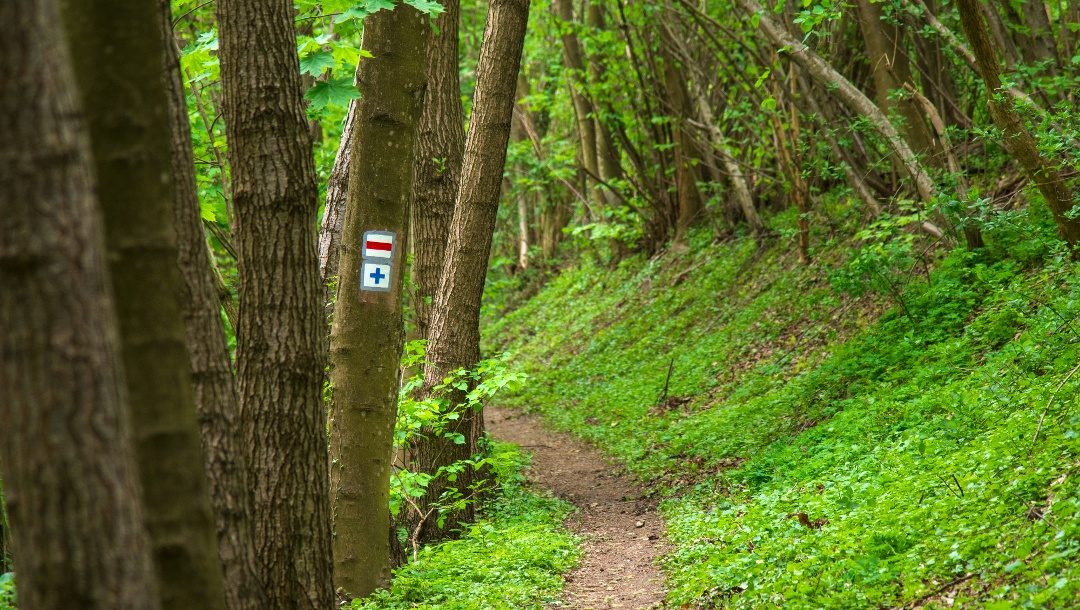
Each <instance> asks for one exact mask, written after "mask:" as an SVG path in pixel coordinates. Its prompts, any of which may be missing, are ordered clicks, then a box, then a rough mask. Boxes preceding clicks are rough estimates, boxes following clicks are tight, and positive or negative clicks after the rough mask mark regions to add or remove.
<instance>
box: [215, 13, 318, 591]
mask: <svg viewBox="0 0 1080 610" xmlns="http://www.w3.org/2000/svg"><path fill="white" fill-rule="evenodd" d="M217 11H218V27H219V31H220V38H221V50H220V53H219V54H220V58H221V81H222V110H223V113H224V117H225V126H226V134H227V135H228V139H229V161H230V165H231V168H232V187H233V205H234V214H235V216H236V232H235V233H236V246H237V250H238V261H237V275H238V296H239V301H240V316H239V322H238V324H237V329H236V339H237V347H236V360H237V369H238V373H237V387H238V395H239V401H240V425H241V430H242V434H243V441H244V446H245V447H247V474H248V477H249V478H248V481H249V485H250V486H251V488H252V494H253V508H254V510H255V513H254V519H253V526H254V531H255V541H256V552H257V557H256V561H257V565H258V567H259V572H260V577H261V578H262V581H263V583H264V585H265V587H266V592H267V604H266V608H268V609H270V610H305V609H312V610H316V609H317V610H326V608H329V607H330V606H331V605H332V604H333V587H332V573H333V570H332V561H331V544H330V540H331V530H330V502H329V498H330V496H329V489H328V484H329V474H328V454H327V447H326V411H325V405H324V404H323V396H322V392H323V379H324V374H325V373H324V370H325V364H326V352H325V347H326V322H325V317H324V315H323V312H322V309H321V303H320V301H321V296H322V294H323V291H322V289H321V287H320V285H319V268H318V259H317V255H316V250H315V245H316V235H315V229H316V213H317V210H318V201H317V200H318V192H319V191H318V184H317V182H316V177H315V163H314V158H313V156H312V150H311V139H310V138H311V136H310V132H309V130H308V122H307V116H306V113H305V111H304V105H303V99H302V96H303V92H302V90H301V80H300V69H299V62H298V58H297V55H296V34H295V30H294V23H293V5H292V2H290V1H289V0H266V1H259V0H219V2H218V3H217Z"/></svg>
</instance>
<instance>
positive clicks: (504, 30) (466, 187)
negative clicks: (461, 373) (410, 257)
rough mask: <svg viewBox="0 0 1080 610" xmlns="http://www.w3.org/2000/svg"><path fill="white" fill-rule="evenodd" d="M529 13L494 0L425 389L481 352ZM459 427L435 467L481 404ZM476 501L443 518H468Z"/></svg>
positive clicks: (478, 418) (466, 448) (456, 456)
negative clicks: (482, 311)
mask: <svg viewBox="0 0 1080 610" xmlns="http://www.w3.org/2000/svg"><path fill="white" fill-rule="evenodd" d="M528 19H529V0H492V2H491V3H490V5H489V9H488V18H487V26H486V27H485V31H484V41H483V44H482V45H481V48H480V60H479V63H478V64H477V68H476V93H475V97H474V102H473V112H472V116H471V117H470V119H469V133H468V136H467V138H466V140H465V163H464V166H463V168H462V173H461V190H460V192H459V194H458V202H457V206H456V207H455V208H454V219H453V221H452V222H451V224H450V243H449V244H448V245H447V247H446V259H445V261H444V263H443V272H442V282H441V283H440V285H439V291H438V293H437V295H436V297H435V307H434V310H433V315H432V319H431V334H430V335H429V340H428V353H427V363H426V364H425V367H424V386H423V390H424V392H425V393H430V392H431V390H432V388H434V387H435V386H437V385H439V384H441V383H442V382H443V379H445V378H446V377H447V376H449V375H450V374H451V373H453V372H454V371H456V370H458V369H461V368H471V367H473V366H475V365H476V363H477V362H478V361H479V360H480V299H481V296H482V295H483V291H484V279H485V276H486V274H487V267H488V257H489V256H490V254H491V242H492V233H493V231H494V230H495V220H496V216H497V214H498V211H499V192H500V189H501V188H502V174H503V169H504V166H505V164H506V145H507V141H508V140H509V138H510V126H511V121H512V118H513V112H514V99H515V91H516V90H517V75H518V68H519V67H520V63H521V51H522V46H523V45H524V40H525V29H526V25H527V23H528ZM464 394H465V393H464V392H462V391H457V390H455V391H452V392H451V393H450V395H449V398H450V404H452V405H457V404H461V403H463V402H464ZM458 421H459V422H462V423H461V428H460V431H461V432H462V433H463V434H464V435H465V437H466V441H465V443H464V444H462V445H455V444H453V443H452V442H450V441H448V440H445V439H444V441H443V442H444V450H443V451H442V452H441V459H440V462H439V463H437V464H433V466H435V467H438V466H441V465H443V464H451V463H454V462H456V461H458V460H461V459H466V458H468V457H470V456H472V455H474V454H476V452H477V445H478V440H479V438H480V436H481V435H482V434H483V429H484V418H483V413H482V412H480V411H479V410H477V411H474V412H469V413H462V414H461V419H459V420H458ZM473 475H475V473H473V472H471V471H468V470H466V471H464V472H462V473H461V474H459V475H458V477H457V480H456V481H455V483H454V485H455V486H456V487H457V488H458V489H459V490H461V491H462V493H463V494H464V495H466V496H468V495H469V494H468V491H467V490H468V488H469V485H470V484H471V483H472V482H473ZM447 483H448V482H447V481H446V480H444V479H437V480H433V481H432V482H431V484H430V485H429V488H428V489H429V494H434V496H433V497H438V494H439V493H441V492H440V491H439V490H441V489H445V488H446V486H447ZM473 508H474V505H473V504H469V505H468V507H467V508H466V509H465V510H464V511H462V513H460V514H457V515H455V516H454V518H451V519H448V522H451V523H453V522H457V521H468V520H471V519H472V518H473V516H474V510H473Z"/></svg>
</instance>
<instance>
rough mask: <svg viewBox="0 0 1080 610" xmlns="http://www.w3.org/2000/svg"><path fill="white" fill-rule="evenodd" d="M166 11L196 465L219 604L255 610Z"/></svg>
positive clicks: (250, 552)
mask: <svg viewBox="0 0 1080 610" xmlns="http://www.w3.org/2000/svg"><path fill="white" fill-rule="evenodd" d="M170 5H171V2H170V0H158V10H159V17H160V25H161V34H162V41H163V44H164V50H165V68H164V69H165V86H166V95H167V96H168V109H169V121H170V123H171V124H172V135H173V137H172V180H173V202H174V210H173V214H174V219H175V222H176V240H177V241H176V246H177V253H178V255H179V259H178V261H177V262H178V263H179V267H180V276H181V280H182V283H181V286H180V287H181V294H180V309H181V311H182V312H183V315H184V327H185V328H186V330H187V345H188V351H189V354H190V357H191V370H192V373H193V380H194V382H195V409H196V411H197V412H198V414H199V424H200V426H201V428H202V441H203V458H204V459H205V460H206V473H207V477H208V479H209V482H210V502H211V504H212V506H213V509H214V517H215V520H216V524H217V535H218V553H219V555H220V559H221V567H222V572H223V574H224V577H225V605H226V607H228V608H229V609H230V610H245V609H246V610H261V609H262V608H264V607H265V605H266V594H265V592H264V590H263V585H262V583H261V582H260V580H259V572H258V568H257V567H256V565H255V541H254V537H253V534H252V529H251V498H250V494H249V491H248V485H247V474H246V471H245V469H244V451H243V444H242V440H241V438H240V421H239V418H240V411H239V407H238V405H237V400H236V385H235V378H234V376H233V371H232V360H231V358H230V356H229V343H228V339H227V338H226V336H225V327H224V325H223V324H222V321H221V299H220V297H219V295H218V289H217V285H216V282H215V271H214V268H213V264H212V263H211V260H210V250H209V248H208V247H207V245H206V235H205V229H204V228H203V224H202V218H201V215H200V213H199V192H198V188H197V185H196V183H195V158H194V155H193V153H192V143H191V123H190V122H189V121H188V112H187V99H186V98H185V96H184V81H183V77H182V76H181V74H180V63H179V58H178V57H177V51H176V41H175V39H174V38H173V29H172V21H171V20H172V10H171V8H170Z"/></svg>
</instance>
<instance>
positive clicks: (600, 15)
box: [585, 1, 623, 206]
mask: <svg viewBox="0 0 1080 610" xmlns="http://www.w3.org/2000/svg"><path fill="white" fill-rule="evenodd" d="M585 25H587V26H588V27H589V29H591V30H594V31H595V33H596V35H598V36H601V35H602V34H601V32H603V31H604V30H606V29H607V24H606V23H605V22H604V12H603V9H602V7H601V6H600V2H599V1H597V2H588V3H587V4H586V6H585ZM606 70H607V68H606V66H605V65H604V58H603V56H602V55H599V54H597V55H596V56H594V57H591V58H589V78H590V79H591V80H592V82H594V83H601V82H603V80H604V75H605V72H606ZM593 123H594V124H595V130H596V167H597V171H598V172H599V173H600V179H601V180H603V181H604V182H607V183H608V184H611V182H612V181H613V180H617V179H619V178H622V175H623V173H622V164H621V163H620V162H619V151H618V149H616V148H615V141H614V139H613V138H612V137H611V130H610V129H608V124H607V123H606V122H605V121H603V120H602V119H601V118H600V115H599V114H598V113H597V109H596V108H595V107H594V108H593ZM604 196H605V199H606V201H607V204H608V206H614V205H616V202H617V201H618V197H617V196H616V194H615V193H613V192H611V191H610V190H605V191H604Z"/></svg>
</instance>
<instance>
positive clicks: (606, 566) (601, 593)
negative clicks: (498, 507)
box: [484, 407, 667, 610]
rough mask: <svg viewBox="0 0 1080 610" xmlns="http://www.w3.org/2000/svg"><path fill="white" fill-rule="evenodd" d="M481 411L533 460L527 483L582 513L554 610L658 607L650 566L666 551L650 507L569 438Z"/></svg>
mask: <svg viewBox="0 0 1080 610" xmlns="http://www.w3.org/2000/svg"><path fill="white" fill-rule="evenodd" d="M484 411H485V414H486V415H485V420H486V423H487V428H488V430H489V431H490V432H491V433H492V434H493V435H494V436H495V438H497V439H499V440H503V441H507V442H511V443H515V444H518V445H520V446H521V447H522V448H523V449H524V450H526V451H528V452H530V453H532V454H533V461H532V468H531V469H530V471H529V473H528V475H529V480H530V481H532V482H533V484H534V485H535V486H536V487H537V488H540V489H550V490H551V491H552V492H554V493H555V495H556V496H557V497H559V498H561V499H563V500H565V501H567V502H570V503H572V504H574V505H575V506H577V507H578V509H580V510H579V512H577V513H575V514H572V515H571V516H570V517H569V518H568V519H567V526H568V527H569V528H570V530H571V531H573V532H575V533H577V534H579V535H582V536H584V537H585V557H584V559H583V560H582V562H581V566H580V567H578V569H576V570H574V572H572V573H571V574H570V575H569V576H568V577H567V579H566V581H567V584H566V589H565V590H564V591H563V601H562V604H561V606H560V607H563V608H574V609H575V610H590V609H591V610H602V609H605V608H633V609H640V608H658V607H661V606H660V603H661V602H662V601H663V599H664V578H663V575H662V574H661V573H660V571H659V570H658V569H657V567H656V565H655V562H656V558H657V557H658V556H659V555H660V554H661V553H663V552H664V551H666V550H667V549H666V547H665V546H664V543H663V541H662V537H663V533H664V524H663V521H661V519H660V515H659V513H657V511H656V502H655V501H654V500H651V499H648V498H642V496H641V493H642V490H641V488H640V487H639V486H637V485H635V484H634V483H633V482H632V480H631V478H630V477H629V476H627V475H626V474H624V473H622V472H621V471H622V469H621V468H619V467H618V466H616V465H613V464H611V463H610V462H608V461H607V460H606V459H605V458H604V456H603V455H602V454H601V453H600V452H599V451H597V450H596V449H593V448H592V447H589V446H587V445H585V444H584V443H582V442H581V441H579V440H576V439H574V438H572V437H571V436H570V435H568V434H561V433H557V432H552V431H551V430H549V429H548V428H546V427H545V426H544V425H543V424H541V422H540V421H539V420H538V419H536V418H535V417H531V416H528V415H522V414H521V413H517V412H515V411H511V410H508V409H497V408H492V407H486V408H485V409H484Z"/></svg>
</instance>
